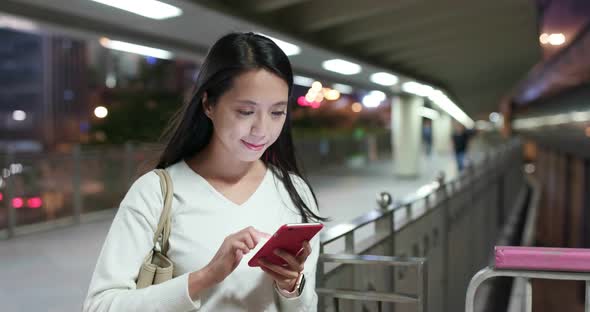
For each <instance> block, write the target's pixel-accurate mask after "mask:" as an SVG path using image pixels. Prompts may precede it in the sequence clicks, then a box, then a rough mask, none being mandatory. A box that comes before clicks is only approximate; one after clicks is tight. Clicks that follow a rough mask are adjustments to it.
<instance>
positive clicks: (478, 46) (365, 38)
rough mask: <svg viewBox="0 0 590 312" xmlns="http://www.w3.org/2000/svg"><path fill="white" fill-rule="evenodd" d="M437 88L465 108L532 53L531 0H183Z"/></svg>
mask: <svg viewBox="0 0 590 312" xmlns="http://www.w3.org/2000/svg"><path fill="white" fill-rule="evenodd" d="M191 1H193V2H198V3H200V4H203V5H206V6H209V7H211V8H213V9H216V10H219V11H222V12H224V13H227V14H231V15H234V16H239V17H241V18H245V19H247V20H249V21H251V22H255V23H259V24H262V25H264V26H266V27H269V28H272V29H277V30H279V31H281V32H283V33H285V34H288V35H291V36H293V37H294V38H298V39H301V40H303V41H306V42H310V43H312V44H313V45H316V46H320V47H325V48H327V49H330V50H332V51H335V52H337V53H340V54H343V55H346V56H350V57H352V58H355V59H360V60H363V61H365V62H367V63H370V64H374V65H376V66H378V67H383V68H387V69H390V70H392V71H396V72H401V73H405V74H407V75H408V76H413V77H416V78H420V79H422V80H423V81H426V82H430V83H432V84H435V85H438V86H441V87H443V88H445V89H446V90H447V91H449V92H450V94H451V95H452V96H453V97H454V99H455V100H456V101H457V102H458V104H459V105H460V106H461V107H462V108H463V109H464V110H465V111H466V112H467V113H468V114H469V115H472V116H478V115H483V114H485V113H488V112H490V111H493V110H496V109H497V107H498V103H499V101H500V98H501V97H502V96H503V95H505V94H507V93H508V92H509V91H510V90H511V88H512V87H513V86H514V85H515V84H516V83H517V82H518V81H519V80H520V79H521V78H523V77H524V75H525V74H526V72H527V71H528V70H529V69H530V68H531V67H532V66H533V65H534V64H535V63H537V62H538V61H539V60H540V57H541V54H540V48H539V44H538V32H537V20H536V19H537V17H536V9H535V4H534V3H535V2H534V1H531V0H494V1H489V0H471V1H459V0H436V1H435V0H395V1H392V0H363V1H359V0H322V1H311V0H216V1H210V0H191Z"/></svg>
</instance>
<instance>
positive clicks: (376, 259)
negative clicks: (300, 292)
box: [316, 254, 428, 312]
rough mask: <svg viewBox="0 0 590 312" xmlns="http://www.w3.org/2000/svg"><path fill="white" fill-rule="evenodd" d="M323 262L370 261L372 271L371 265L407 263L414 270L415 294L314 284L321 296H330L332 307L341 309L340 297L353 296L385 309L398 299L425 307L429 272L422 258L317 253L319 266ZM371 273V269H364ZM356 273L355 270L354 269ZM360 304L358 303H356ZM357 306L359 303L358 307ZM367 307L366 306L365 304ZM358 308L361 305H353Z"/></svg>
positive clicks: (366, 262) (360, 263)
mask: <svg viewBox="0 0 590 312" xmlns="http://www.w3.org/2000/svg"><path fill="white" fill-rule="evenodd" d="M326 263H337V264H346V265H361V266H363V265H365V266H366V265H371V266H372V268H371V269H373V274H374V273H375V271H374V266H388V267H409V268H413V269H415V270H416V272H417V273H416V275H417V276H416V278H417V280H418V289H417V291H416V294H415V295H411V294H403V293H396V292H382V291H381V292H380V291H376V290H370V291H365V290H357V289H350V288H349V289H347V288H337V289H334V288H323V285H321V280H320V284H318V285H316V292H317V293H318V295H320V296H324V297H330V298H332V307H333V309H334V311H336V312H338V311H340V302H341V301H342V300H353V301H358V302H359V303H360V302H362V303H366V302H374V303H375V307H376V308H377V310H378V311H385V310H386V308H385V304H387V303H392V302H398V303H404V304H414V305H415V306H416V307H417V311H419V312H425V311H426V307H427V301H426V300H427V297H428V296H427V287H426V283H427V281H428V272H427V268H426V266H425V264H426V259H425V258H408V257H404V258H401V257H387V256H363V255H347V254H339V255H328V254H322V255H320V258H319V261H318V267H320V268H322V270H323V267H324V265H325V264H326ZM367 273H369V274H370V272H367ZM356 274H358V272H357V273H356ZM359 305H360V304H359ZM359 308H360V307H359ZM364 308H365V309H363V310H366V306H364ZM355 310H357V311H361V309H355Z"/></svg>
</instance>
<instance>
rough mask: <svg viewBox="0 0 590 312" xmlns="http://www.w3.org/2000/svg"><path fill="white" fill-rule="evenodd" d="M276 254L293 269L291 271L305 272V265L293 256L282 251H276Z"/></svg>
mask: <svg viewBox="0 0 590 312" xmlns="http://www.w3.org/2000/svg"><path fill="white" fill-rule="evenodd" d="M274 254H275V255H277V256H279V257H281V258H282V259H283V260H285V262H287V265H288V266H289V267H290V268H291V270H294V271H297V272H302V271H303V263H302V262H301V261H299V260H298V259H297V258H295V257H294V256H293V255H292V254H290V253H288V252H286V251H284V250H282V249H275V250H274Z"/></svg>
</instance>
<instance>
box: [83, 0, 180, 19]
mask: <svg viewBox="0 0 590 312" xmlns="http://www.w3.org/2000/svg"><path fill="white" fill-rule="evenodd" d="M91 1H94V2H98V3H101V4H104V5H108V6H112V7H114V8H117V9H121V10H124V11H127V12H131V13H134V14H137V15H141V16H145V17H148V18H152V19H158V20H161V19H166V18H171V17H176V16H179V15H181V14H182V9H180V8H178V7H175V6H173V5H170V4H167V3H164V2H161V1H157V0H142V1H138V0H91Z"/></svg>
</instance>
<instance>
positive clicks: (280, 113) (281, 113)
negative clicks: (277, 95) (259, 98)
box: [272, 111, 287, 116]
mask: <svg viewBox="0 0 590 312" xmlns="http://www.w3.org/2000/svg"><path fill="white" fill-rule="evenodd" d="M272 114H273V115H275V116H282V115H285V114H287V113H286V112H283V111H280V112H272Z"/></svg>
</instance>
